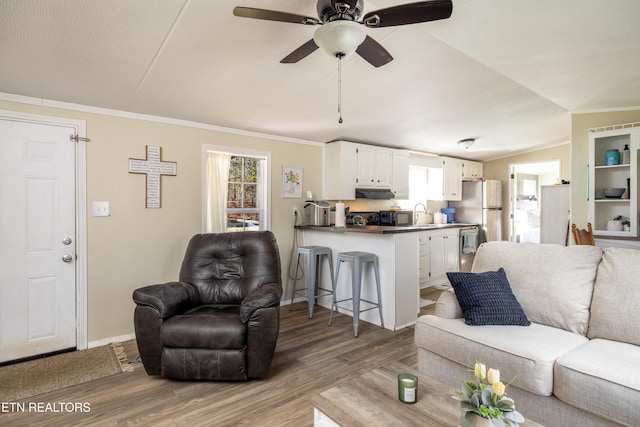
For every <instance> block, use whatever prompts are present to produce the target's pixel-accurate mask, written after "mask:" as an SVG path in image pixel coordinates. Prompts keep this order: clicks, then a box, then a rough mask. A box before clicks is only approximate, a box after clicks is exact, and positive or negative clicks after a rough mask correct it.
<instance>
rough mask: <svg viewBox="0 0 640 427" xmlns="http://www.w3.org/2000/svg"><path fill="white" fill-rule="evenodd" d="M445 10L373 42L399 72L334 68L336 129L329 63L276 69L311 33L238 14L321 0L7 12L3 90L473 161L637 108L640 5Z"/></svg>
mask: <svg viewBox="0 0 640 427" xmlns="http://www.w3.org/2000/svg"><path fill="white" fill-rule="evenodd" d="M453 1H454V9H453V15H452V17H451V18H450V19H448V20H443V21H437V22H430V23H423V24H415V25H407V26H402V27H392V28H377V29H367V34H369V35H370V36H371V37H373V38H375V39H376V40H377V41H378V42H379V43H381V44H382V45H383V46H384V47H385V48H386V49H387V50H388V51H389V52H390V53H391V54H392V55H393V57H394V60H393V61H392V62H391V63H389V64H387V65H385V66H383V67H380V68H374V67H372V66H371V65H369V64H368V63H367V62H365V61H364V60H363V59H361V58H360V57H358V56H357V55H356V56H352V57H350V58H346V59H345V60H344V61H343V69H342V81H343V91H342V102H343V106H342V110H343V117H344V123H342V124H338V122H337V118H338V117H337V60H336V59H335V58H332V57H330V56H328V55H326V54H325V53H324V52H322V51H320V50H318V51H316V52H314V53H313V54H311V55H310V56H309V57H307V58H305V59H303V60H302V61H300V62H298V63H297V64H280V63H279V61H280V59H282V58H283V57H284V56H286V55H287V54H289V53H290V52H291V51H293V50H294V49H295V48H297V47H298V46H300V45H301V44H303V43H304V42H306V41H308V40H309V39H311V37H312V35H313V32H314V30H315V28H316V27H312V26H303V25H296V24H290V23H281V22H271V21H261V20H254V19H246V18H239V17H235V16H233V14H232V10H233V7H234V6H238V5H240V6H248V7H258V8H264V9H274V10H281V11H287V12H292V13H297V14H301V15H307V16H312V17H315V16H316V8H315V6H316V2H315V0H304V1H303V0H277V1H276V0H215V1H211V0H135V1H134V0H110V1H103V0H0V92H5V93H10V94H17V95H25V96H30V97H36V98H44V99H49V100H56V101H65V102H70V103H76V104H82V105H88V106H97V107H104V108H109V109H115V110H122V111H130V112H136V113H146V114H151V115H158V116H165V117H171V118H178V119H185V120H191V121H196V122H202V123H206V124H212V125H219V126H225V127H231V128H235V129H241V130H249V131H256V132H261V133H267V134H274V135H280V136H287V137H292V138H300V139H306V140H312V141H319V142H328V141H332V140H336V139H346V140H351V141H357V142H369V143H376V144H380V145H387V146H395V147H403V148H409V149H414V150H419V151H426V152H432V153H438V154H448V155H452V156H456V157H464V158H473V159H477V160H488V159H493V158H498V157H502V156H505V155H509V154H514V153H517V152H522V151H528V150H532V149H536V148H541V147H547V146H553V145H557V144H562V143H566V142H568V141H569V139H570V113H571V112H577V111H587V110H603V109H624V108H630V107H638V106H639V105H640V1H638V0H536V1H531V0H453ZM408 2H410V1H408ZM402 3H405V1H402V0H365V10H364V12H365V13H366V12H369V11H372V10H376V9H380V8H384V7H389V6H394V5H398V4H402ZM89 136H90V135H89ZM463 138H476V139H477V140H476V143H475V145H474V146H473V147H472V148H470V149H468V150H464V149H462V148H459V147H458V146H457V143H456V142H457V141H458V140H460V139H463Z"/></svg>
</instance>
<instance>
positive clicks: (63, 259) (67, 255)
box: [62, 254, 73, 262]
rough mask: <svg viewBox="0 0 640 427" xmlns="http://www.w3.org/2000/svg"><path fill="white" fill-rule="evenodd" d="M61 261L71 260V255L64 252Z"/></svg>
mask: <svg viewBox="0 0 640 427" xmlns="http://www.w3.org/2000/svg"><path fill="white" fill-rule="evenodd" d="M62 261H64V262H71V261H73V257H72V256H71V255H70V254H64V255H62Z"/></svg>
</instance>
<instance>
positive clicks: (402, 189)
mask: <svg viewBox="0 0 640 427" xmlns="http://www.w3.org/2000/svg"><path fill="white" fill-rule="evenodd" d="M391 191H392V192H393V194H394V196H395V198H396V199H398V200H407V199H408V198H409V152H408V151H404V150H393V177H392V178H391Z"/></svg>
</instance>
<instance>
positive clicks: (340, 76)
mask: <svg viewBox="0 0 640 427" xmlns="http://www.w3.org/2000/svg"><path fill="white" fill-rule="evenodd" d="M336 56H337V57H338V123H342V58H344V54H342V53H338V54H336Z"/></svg>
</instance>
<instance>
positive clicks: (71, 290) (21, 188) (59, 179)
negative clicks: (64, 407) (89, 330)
mask: <svg viewBox="0 0 640 427" xmlns="http://www.w3.org/2000/svg"><path fill="white" fill-rule="evenodd" d="M75 133H76V131H75V128H73V127H69V126H64V125H57V124H45V123H37V122H31V121H26V120H20V119H10V118H4V117H3V118H0V233H1V234H0V236H1V239H0V271H1V272H2V274H0V362H6V361H11V360H16V359H22V358H26V357H31V356H34V355H39V354H46V353H50V352H54V351H58V350H63V349H67V348H74V347H76V318H77V317H76V268H75V263H76V218H75V213H76V208H75V197H76V192H75V186H76V182H75V164H76V162H75V150H76V147H75V143H73V142H71V141H70V140H69V135H71V134H75Z"/></svg>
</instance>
